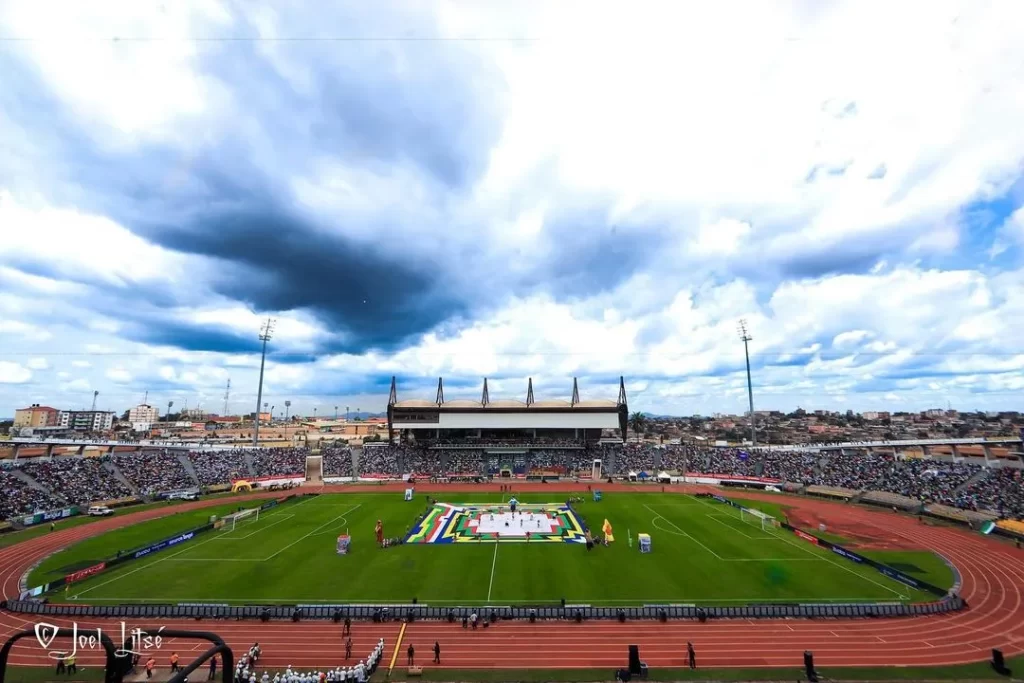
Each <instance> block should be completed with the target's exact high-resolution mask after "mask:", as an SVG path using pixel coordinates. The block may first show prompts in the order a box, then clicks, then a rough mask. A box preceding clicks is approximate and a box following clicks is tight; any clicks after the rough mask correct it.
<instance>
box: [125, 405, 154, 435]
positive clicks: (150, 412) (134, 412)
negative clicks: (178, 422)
mask: <svg viewBox="0 0 1024 683" xmlns="http://www.w3.org/2000/svg"><path fill="white" fill-rule="evenodd" d="M159 420H160V413H159V411H158V410H157V409H156V408H155V407H153V406H151V405H147V404H145V403H142V404H139V405H137V406H135V407H134V408H132V409H131V410H129V411H128V421H129V422H131V423H132V424H138V423H151V422H158V421H159ZM136 431H138V430H136Z"/></svg>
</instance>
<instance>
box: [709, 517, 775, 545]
mask: <svg viewBox="0 0 1024 683" xmlns="http://www.w3.org/2000/svg"><path fill="white" fill-rule="evenodd" d="M708 519H711V520H713V521H715V522H718V523H719V524H721V525H722V526H724V527H726V528H727V529H729V531H732V532H733V533H736V534H739V535H740V536H743V537H744V538H749V539H750V540H752V541H778V540H781V539H780V538H779V537H778V536H769V535H767V534H766V533H762V534H761V535H760V536H751V535H750V534H748V533H747V532H745V531H740V530H739V529H737V528H736V527H734V526H733V525H732V524H727V523H726V522H723V521H722V520H721V519H719V518H718V516H717V515H710V514H709V515H708ZM726 519H736V518H735V517H726Z"/></svg>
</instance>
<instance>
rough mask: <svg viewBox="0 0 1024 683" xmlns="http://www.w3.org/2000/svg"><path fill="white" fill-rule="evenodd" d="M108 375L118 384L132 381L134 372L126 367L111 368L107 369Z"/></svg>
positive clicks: (108, 377)
mask: <svg viewBox="0 0 1024 683" xmlns="http://www.w3.org/2000/svg"><path fill="white" fill-rule="evenodd" d="M106 376H107V379H109V380H110V381H111V382H114V383H116V384H128V383H129V382H131V381H132V374H131V373H130V372H128V371H127V370H125V369H124V368H110V369H109V370H107V372H106Z"/></svg>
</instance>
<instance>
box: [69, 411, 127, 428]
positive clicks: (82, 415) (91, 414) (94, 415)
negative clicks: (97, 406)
mask: <svg viewBox="0 0 1024 683" xmlns="http://www.w3.org/2000/svg"><path fill="white" fill-rule="evenodd" d="M65 414H66V415H67V425H66V426H67V428H69V429H73V430H74V431H76V432H106V431H109V430H110V429H113V427H114V413H112V412H110V411H106V410H70V411H68V412H67V413H65ZM61 417H62V421H63V415H62V416H61Z"/></svg>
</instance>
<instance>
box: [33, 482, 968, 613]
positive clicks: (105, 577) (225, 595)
mask: <svg viewBox="0 0 1024 683" xmlns="http://www.w3.org/2000/svg"><path fill="white" fill-rule="evenodd" d="M564 497H565V494H557V493H549V494H540V495H522V496H518V498H519V500H520V502H521V503H524V504H529V503H531V502H532V503H552V502H559V501H560V499H561V502H564ZM440 500H441V501H442V502H449V503H474V504H487V503H491V504H493V503H500V502H502V500H503V498H502V497H501V496H500V495H498V494H481V495H468V494H462V495H453V496H450V497H448V498H442V499H440ZM234 507H237V504H233V505H230V507H225V508H224V509H217V508H208V509H205V510H200V511H194V512H186V513H180V514H177V515H173V516H171V517H169V518H164V519H159V520H153V521H149V522H144V523H141V524H138V525H135V526H133V527H129V528H127V529H122V530H118V531H114V532H110V533H107V534H105V535H102V536H99V537H96V538H93V539H89V540H87V541H84V542H82V543H80V544H77V545H75V546H72V547H71V548H68V549H66V550H65V551H62V552H61V553H58V554H57V555H54V556H52V557H50V558H48V559H47V560H46V561H44V562H43V563H42V564H41V565H40V566H39V567H38V568H36V570H34V572H33V576H32V577H31V580H30V585H39V584H41V583H44V582H45V581H47V580H51V579H52V578H54V577H57V576H61V575H63V574H65V573H67V572H69V571H74V570H75V569H80V568H82V567H86V566H90V565H92V564H95V563H96V562H99V561H102V560H104V559H106V558H108V557H112V556H113V555H114V554H115V553H116V552H117V551H118V550H122V551H124V550H127V549H130V548H136V547H139V546H143V545H145V544H146V543H148V542H152V541H155V540H158V539H160V538H164V537H167V536H171V535H174V534H176V533H179V532H180V531H183V530H185V529H188V528H192V527H194V526H197V525H199V524H202V523H204V522H206V521H207V520H208V519H209V515H211V514H218V513H219V514H223V513H224V512H225V511H227V510H230V509H233V508H234ZM575 507H576V510H577V512H578V514H579V515H580V516H581V517H582V518H583V519H584V520H585V522H586V523H587V524H588V525H589V526H590V527H591V528H592V529H594V530H595V531H596V530H599V529H600V528H601V525H602V522H603V521H604V520H605V519H608V520H609V521H610V522H611V524H612V525H613V527H614V532H615V538H616V540H615V542H614V543H613V544H612V545H611V546H610V547H607V548H605V547H597V548H595V549H594V550H593V551H591V552H587V550H586V549H585V547H584V546H581V545H577V544H572V543H529V544H527V543H505V542H499V543H452V544H447V545H443V544H415V545H414V544H409V545H402V546H398V547H394V548H389V549H383V550H382V549H379V548H377V547H376V544H375V542H374V537H373V534H374V524H375V522H376V520H378V519H381V520H382V521H383V523H384V527H385V534H386V535H387V536H389V537H393V536H403V537H404V536H405V534H406V532H407V531H408V530H409V529H410V528H411V526H412V525H413V524H414V522H415V521H416V520H417V519H418V518H419V517H420V515H421V514H422V513H423V511H424V510H425V509H426V497H425V496H423V495H418V496H417V497H416V500H415V501H413V502H404V501H403V500H402V498H401V496H400V495H399V494H394V493H389V494H380V493H357V494H343V495H325V496H310V497H306V498H303V499H300V500H298V501H296V502H292V503H289V504H286V505H282V506H278V507H276V508H273V509H271V510H269V511H266V512H264V513H261V515H260V518H259V520H258V521H245V522H241V523H239V525H238V528H236V529H235V530H234V531H223V530H222V531H215V532H209V533H207V534H204V535H201V536H199V537H198V538H197V539H196V540H194V541H191V542H189V543H187V544H183V545H181V546H178V547H175V548H172V549H169V550H165V551H163V552H161V553H157V554H154V555H152V556H149V557H146V558H143V559H141V560H138V561H136V562H130V563H127V564H126V565H124V566H121V567H118V568H116V569H114V570H112V571H109V572H106V573H103V574H100V575H97V576H95V577H93V578H90V579H88V580H86V581H83V582H81V583H77V584H74V585H73V586H72V588H71V590H69V591H68V593H67V598H68V599H70V600H74V601H79V602H87V603H97V604H112V603H130V602H149V603H157V602H199V601H205V602H216V603H232V604H242V603H246V604H268V603H282V604H294V603H310V604H312V603H328V604H338V603H361V604H366V603H378V602H380V603H384V602H391V603H408V602H410V601H411V600H412V598H414V597H416V598H418V600H419V602H420V603H421V604H429V605H445V604H464V605H472V604H494V605H515V604H524V603H537V602H557V601H558V600H560V599H561V598H565V599H566V600H567V601H569V602H572V603H584V604H590V605H626V604H637V605H639V604H648V603H674V604H701V605H741V604H745V603H766V602H837V603H853V602H878V601H884V602H895V601H920V600H930V599H932V598H931V596H929V595H927V594H923V593H919V592H917V591H914V590H912V589H910V588H909V587H906V586H904V585H902V584H900V583H897V582H895V581H892V580H890V579H888V578H886V577H884V576H882V575H881V574H878V573H877V572H875V571H874V570H872V569H869V568H867V567H863V566H860V565H857V564H854V563H851V562H848V561H846V560H843V559H842V558H840V557H837V556H835V555H834V554H833V553H830V552H828V551H825V550H822V549H820V548H817V547H815V546H813V545H811V544H808V543H805V542H803V541H801V540H799V539H797V538H796V537H794V536H792V535H791V534H789V533H787V532H784V531H782V530H780V529H774V528H768V529H762V528H761V526H760V524H759V523H754V520H753V519H752V518H749V517H748V518H747V519H746V520H744V519H741V517H740V514H739V511H738V510H736V509H735V508H732V507H729V506H726V505H722V504H720V503H715V502H712V501H708V500H707V499H698V498H695V497H691V496H682V495H676V494H628V493H624V494H606V495H605V496H604V500H603V501H600V502H593V501H590V500H587V501H586V502H583V503H580V504H577V505H576V506H575ZM346 530H348V532H349V533H350V534H351V536H352V548H351V553H350V554H349V555H347V556H339V555H337V554H336V552H335V542H336V538H337V536H338V535H339V534H341V533H344V532H346ZM639 532H644V533H648V534H650V535H651V537H652V546H653V552H652V553H650V554H646V555H642V554H640V553H639V552H638V550H637V548H636V544H635V538H636V535H637V533H639ZM629 536H632V537H633V539H634V544H633V547H630V546H629V545H628V543H627V538H628V537H629ZM871 555H872V557H874V558H875V559H878V560H880V561H883V562H886V563H889V564H895V565H897V566H898V568H900V569H902V570H903V571H906V572H908V573H910V574H912V575H914V576H917V577H918V578H921V579H924V580H926V581H930V582H932V583H936V584H938V585H940V586H943V587H948V586H949V585H951V582H952V576H951V573H950V572H949V569H948V567H946V565H945V564H944V563H943V562H942V560H941V559H940V558H938V557H936V556H934V555H932V554H930V553H898V552H897V553H889V552H874V553H871Z"/></svg>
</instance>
